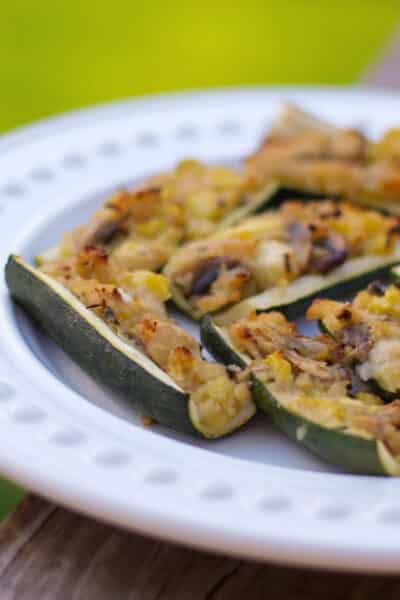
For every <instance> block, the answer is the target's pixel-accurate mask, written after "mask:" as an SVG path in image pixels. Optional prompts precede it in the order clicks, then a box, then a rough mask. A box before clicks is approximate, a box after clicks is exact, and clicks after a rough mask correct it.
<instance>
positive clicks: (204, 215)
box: [39, 160, 253, 271]
mask: <svg viewBox="0 0 400 600" xmlns="http://www.w3.org/2000/svg"><path fill="white" fill-rule="evenodd" d="M252 191H253V190H252V186H251V185H250V183H249V182H248V181H246V180H245V179H244V177H242V176H241V175H240V174H239V173H236V172H235V171H234V170H232V169H229V168H226V167H214V166H206V165H204V164H202V163H199V162H196V161H189V160H187V161H184V162H181V163H180V164H179V165H178V166H177V167H176V169H175V170H173V171H171V172H169V173H165V174H161V175H157V176H154V177H151V178H150V179H149V180H148V181H146V182H145V183H144V184H143V185H142V186H140V187H139V188H137V189H134V190H132V191H121V192H118V193H116V194H114V195H113V196H111V198H108V199H107V201H106V202H105V204H104V205H103V206H102V208H101V209H100V210H98V211H97V212H96V213H95V214H94V215H93V216H92V218H91V219H90V221H89V222H88V223H87V224H86V225H82V226H80V227H77V228H76V229H75V230H73V231H71V232H69V233H66V234H65V235H64V236H63V239H62V241H61V243H60V245H59V246H58V247H57V248H52V249H51V250H50V251H48V252H45V253H44V254H43V255H41V256H40V257H39V262H40V263H43V262H48V261H52V260H59V259H60V258H69V257H71V256H74V255H75V254H77V253H78V252H79V251H80V250H82V249H83V248H85V247H86V246H96V247H98V248H102V249H105V250H107V253H108V255H109V257H110V260H111V261H112V262H113V263H114V264H115V265H116V266H118V267H120V268H121V269H124V270H129V271H133V270H136V269H147V270H152V271H157V270H159V269H160V268H161V267H162V266H163V265H164V264H165V262H166V261H167V260H168V258H169V257H170V256H171V254H172V253H173V252H174V251H175V249H176V247H177V245H178V244H180V243H181V242H182V241H185V240H191V239H195V238H201V237H204V236H207V235H209V234H211V233H213V232H214V231H215V229H216V228H217V226H218V223H220V222H221V221H222V220H223V219H224V217H226V216H227V215H229V214H232V211H234V209H236V208H238V207H241V206H244V205H246V203H247V202H250V201H251V200H252V199H253V196H252V194H251V192H252Z"/></svg>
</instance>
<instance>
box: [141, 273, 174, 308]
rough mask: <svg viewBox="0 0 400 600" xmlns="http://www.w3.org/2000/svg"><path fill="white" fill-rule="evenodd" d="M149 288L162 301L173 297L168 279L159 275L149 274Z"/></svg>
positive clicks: (147, 283) (147, 281)
mask: <svg viewBox="0 0 400 600" xmlns="http://www.w3.org/2000/svg"><path fill="white" fill-rule="evenodd" d="M146 285H147V288H148V289H149V290H150V291H151V292H153V294H155V295H156V296H157V297H158V298H160V300H164V301H165V300H168V299H169V298H170V297H171V292H170V289H169V283H168V279H167V278H166V277H165V276H164V275H160V274H159V273H148V274H147V280H146Z"/></svg>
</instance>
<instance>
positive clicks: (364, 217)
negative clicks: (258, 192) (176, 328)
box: [164, 200, 400, 324]
mask: <svg viewBox="0 0 400 600" xmlns="http://www.w3.org/2000/svg"><path fill="white" fill-rule="evenodd" d="M398 236H399V221H398V218H397V217H390V216H386V215H383V214H382V213H380V212H378V211H374V210H367V209H364V208H361V207H358V206H354V205H352V204H348V203H344V202H341V203H338V202H335V201H333V200H324V201H318V202H316V201H314V202H304V201H288V202H285V203H284V204H282V206H280V208H279V209H277V210H275V211H268V212H267V213H266V214H264V215H259V216H257V217H253V218H250V219H248V220H246V221H244V222H243V223H241V224H240V225H237V226H236V227H233V228H230V229H226V230H224V231H222V232H219V233H218V234H215V235H214V236H212V237H210V238H207V239H206V240H200V241H196V242H192V243H190V244H186V245H185V247H184V248H182V249H181V250H179V251H178V252H176V253H175V254H174V255H173V256H172V257H171V259H170V260H169V262H168V264H167V266H166V268H165V271H164V272H165V274H166V276H167V277H168V279H169V281H170V285H171V293H172V297H173V299H174V301H175V302H176V304H177V305H178V306H179V307H180V308H181V309H183V310H184V311H185V312H187V313H189V314H190V315H192V317H194V318H200V317H202V316H203V315H204V314H207V313H212V314H213V315H214V318H215V320H216V322H217V323H219V324H223V323H227V322H231V321H234V320H236V319H238V318H241V317H243V316H245V315H246V314H248V313H249V312H252V311H253V310H258V311H265V310H270V309H273V308H279V309H282V310H285V311H286V312H287V313H288V315H289V316H290V317H291V318H295V317H296V316H298V315H299V314H301V312H303V310H304V308H305V306H307V304H308V302H309V300H310V299H311V298H312V297H314V296H315V295H317V294H319V295H321V293H328V292H329V293H330V294H333V293H335V288H336V289H340V293H343V292H344V291H349V290H354V289H357V288H359V287H360V286H362V285H363V283H364V282H368V281H371V279H373V278H375V277H377V276H379V275H381V274H382V273H383V272H385V271H387V270H388V268H390V267H392V266H393V265H394V264H396V263H398V262H400V249H399V247H398V243H397V242H398Z"/></svg>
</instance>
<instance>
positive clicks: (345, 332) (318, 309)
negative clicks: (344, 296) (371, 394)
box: [307, 281, 400, 393]
mask: <svg viewBox="0 0 400 600" xmlns="http://www.w3.org/2000/svg"><path fill="white" fill-rule="evenodd" d="M307 317H308V318H309V319H317V320H318V321H320V322H321V323H322V325H323V327H324V328H325V329H326V330H327V331H328V332H329V333H330V334H331V335H333V336H334V338H335V339H336V340H337V343H338V344H339V347H340V351H341V353H342V355H343V356H342V360H345V361H346V362H347V363H348V364H349V365H354V366H355V369H356V371H357V373H358V374H359V376H360V378H361V379H362V380H363V381H369V380H373V381H375V382H376V383H377V384H378V385H379V387H380V388H381V389H382V390H384V391H385V392H390V393H399V392H400V289H399V285H398V283H394V284H391V285H385V284H383V283H381V282H379V281H376V282H373V283H371V284H370V285H369V286H368V288H367V289H366V290H363V291H361V292H359V293H358V294H357V296H356V297H355V298H354V300H353V301H352V302H334V301H332V300H316V301H314V303H313V304H312V306H311V307H310V309H309V310H308V313H307Z"/></svg>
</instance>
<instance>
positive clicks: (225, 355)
mask: <svg viewBox="0 0 400 600" xmlns="http://www.w3.org/2000/svg"><path fill="white" fill-rule="evenodd" d="M200 339H201V343H202V344H203V346H204V347H205V348H207V350H208V351H209V352H210V354H212V355H213V357H214V358H215V359H216V360H219V361H220V362H222V363H224V364H225V365H237V366H238V367H242V368H244V367H246V361H245V360H244V359H243V358H242V357H241V356H240V354H238V353H237V352H235V350H234V349H233V348H232V346H230V345H229V343H228V342H227V341H226V340H225V339H224V338H223V337H222V335H221V334H220V333H219V331H218V329H217V328H216V326H215V325H214V323H213V320H212V318H211V317H210V315H206V316H205V317H203V318H202V320H201V323H200Z"/></svg>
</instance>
